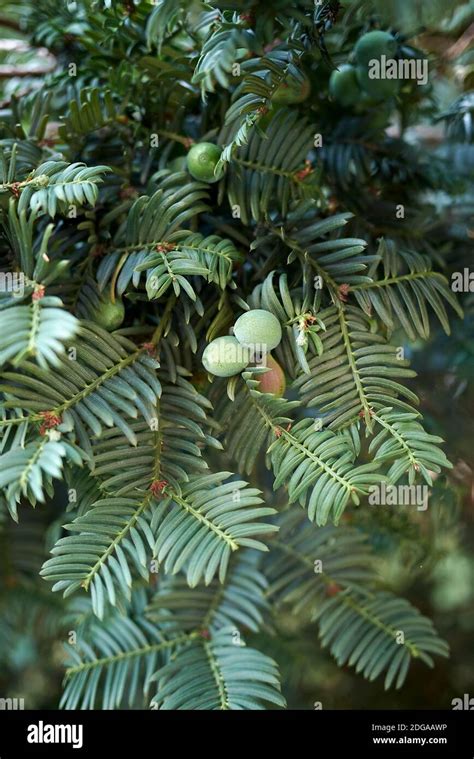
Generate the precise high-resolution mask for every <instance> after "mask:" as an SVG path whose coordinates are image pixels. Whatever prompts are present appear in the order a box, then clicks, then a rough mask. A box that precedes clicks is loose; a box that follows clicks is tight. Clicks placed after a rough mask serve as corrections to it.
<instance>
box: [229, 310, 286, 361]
mask: <svg viewBox="0 0 474 759" xmlns="http://www.w3.org/2000/svg"><path fill="white" fill-rule="evenodd" d="M234 335H235V336H236V338H237V340H238V341H239V343H241V344H242V345H245V346H247V347H248V348H251V349H252V351H253V352H254V353H255V352H260V353H267V352H268V351H271V350H273V348H276V347H277V345H279V343H280V341H281V325H280V322H279V321H278V319H277V318H276V316H275V315H274V314H272V313H271V312H270V311H265V310H264V309H263V308H256V309H254V310H253V311H246V312H245V314H242V316H239V318H238V319H237V321H236V322H235V325H234Z"/></svg>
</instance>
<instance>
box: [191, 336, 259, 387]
mask: <svg viewBox="0 0 474 759" xmlns="http://www.w3.org/2000/svg"><path fill="white" fill-rule="evenodd" d="M249 362H250V351H249V349H248V348H246V347H244V346H243V345H241V344H240V343H239V341H238V340H236V338H235V337H233V336H232V335H225V336H224V337H216V339H215V340H213V341H212V342H211V343H209V345H208V346H207V347H206V348H205V350H204V353H203V354H202V363H203V365H204V368H205V369H206V370H207V371H208V372H209V373H210V374H214V375H215V376H216V377H233V376H234V374H239V373H240V372H241V371H243V370H244V369H245V367H246V366H248V364H249Z"/></svg>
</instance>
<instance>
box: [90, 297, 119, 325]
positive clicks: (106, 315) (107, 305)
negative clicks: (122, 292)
mask: <svg viewBox="0 0 474 759" xmlns="http://www.w3.org/2000/svg"><path fill="white" fill-rule="evenodd" d="M91 316H92V318H93V319H94V321H96V322H97V324H98V325H99V326H100V327H103V329H106V330H107V331H108V332H112V331H113V330H114V329H118V328H119V327H120V325H121V324H122V322H123V320H124V318H125V306H124V305H123V301H122V299H121V298H116V299H115V302H114V303H112V301H111V300H108V299H103V300H101V301H100V303H99V305H98V306H97V307H96V308H95V309H94V312H93V314H92V315H91Z"/></svg>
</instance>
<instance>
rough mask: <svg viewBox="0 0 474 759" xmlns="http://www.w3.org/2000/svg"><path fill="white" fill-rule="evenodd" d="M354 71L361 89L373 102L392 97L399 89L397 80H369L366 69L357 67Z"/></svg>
mask: <svg viewBox="0 0 474 759" xmlns="http://www.w3.org/2000/svg"><path fill="white" fill-rule="evenodd" d="M356 71H357V81H358V82H359V85H360V87H361V89H362V90H364V92H365V93H366V94H367V95H368V96H369V97H370V98H372V99H374V100H386V99H387V98H391V97H394V96H395V95H396V94H397V93H398V91H399V89H400V80H399V79H371V78H370V76H369V73H368V71H367V69H364V68H359V67H357V69H356Z"/></svg>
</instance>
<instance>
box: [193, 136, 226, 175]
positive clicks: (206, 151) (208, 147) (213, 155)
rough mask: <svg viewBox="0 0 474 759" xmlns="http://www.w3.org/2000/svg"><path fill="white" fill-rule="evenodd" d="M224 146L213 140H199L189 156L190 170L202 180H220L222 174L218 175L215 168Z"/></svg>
mask: <svg viewBox="0 0 474 759" xmlns="http://www.w3.org/2000/svg"><path fill="white" fill-rule="evenodd" d="M221 153H222V148H220V147H219V145H214V144H213V143H212V142H198V143H197V145H193V146H192V148H191V149H190V151H189V153H188V156H187V161H186V162H187V165H188V171H189V173H190V174H191V176H192V177H194V179H197V180H199V181H200V182H208V183H211V182H218V181H219V179H220V178H221V176H222V175H216V173H215V169H216V166H217V163H218V161H219V159H220V157H221Z"/></svg>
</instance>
